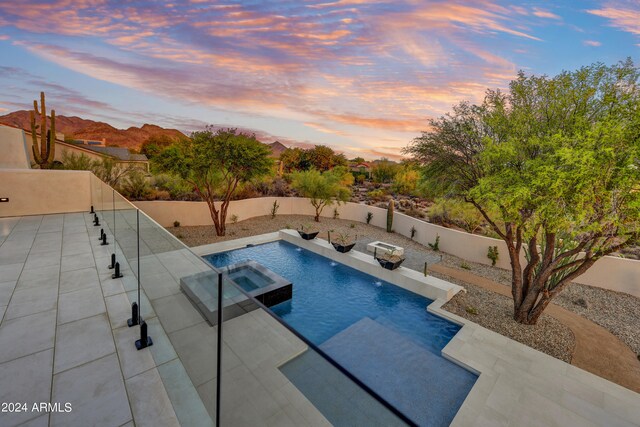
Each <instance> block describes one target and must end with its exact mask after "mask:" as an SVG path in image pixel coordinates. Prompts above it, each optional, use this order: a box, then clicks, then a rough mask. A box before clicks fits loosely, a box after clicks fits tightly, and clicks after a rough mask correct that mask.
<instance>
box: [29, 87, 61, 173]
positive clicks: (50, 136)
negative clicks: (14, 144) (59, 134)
mask: <svg viewBox="0 0 640 427" xmlns="http://www.w3.org/2000/svg"><path fill="white" fill-rule="evenodd" d="M40 107H41V110H38V101H35V100H34V101H33V111H31V112H30V119H31V140H32V143H33V145H32V147H31V148H32V150H33V160H34V161H35V162H36V163H37V164H38V165H39V166H40V169H51V168H52V167H53V162H54V160H55V153H56V110H51V128H50V129H49V130H47V108H46V106H45V103H44V92H40ZM36 115H38V116H40V125H36ZM38 128H39V130H40V143H38V135H37V131H38Z"/></svg>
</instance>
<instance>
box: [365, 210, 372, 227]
mask: <svg viewBox="0 0 640 427" xmlns="http://www.w3.org/2000/svg"><path fill="white" fill-rule="evenodd" d="M372 219H373V212H367V218H366V220H367V224H369V223H371V220H372Z"/></svg>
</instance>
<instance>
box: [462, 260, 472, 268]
mask: <svg viewBox="0 0 640 427" xmlns="http://www.w3.org/2000/svg"><path fill="white" fill-rule="evenodd" d="M460 268H464V269H465V270H471V266H470V265H469V264H467V263H466V262H465V261H462V262H461V263H460Z"/></svg>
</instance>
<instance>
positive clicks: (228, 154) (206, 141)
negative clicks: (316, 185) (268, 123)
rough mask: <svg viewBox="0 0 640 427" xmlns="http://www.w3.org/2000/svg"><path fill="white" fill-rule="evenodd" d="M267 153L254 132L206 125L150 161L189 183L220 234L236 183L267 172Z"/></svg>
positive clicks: (223, 227) (223, 228)
mask: <svg viewBox="0 0 640 427" xmlns="http://www.w3.org/2000/svg"><path fill="white" fill-rule="evenodd" d="M269 154H270V150H269V148H268V147H267V146H266V145H264V144H262V143H261V142H260V141H258V140H257V139H256V138H255V135H249V134H246V133H243V132H238V131H237V129H218V130H216V129H215V128H213V127H211V126H209V127H207V128H206V129H205V130H204V131H198V132H193V133H192V134H191V138H185V139H184V140H180V141H179V142H177V143H176V144H173V145H170V146H169V147H167V148H165V149H164V150H163V151H162V152H161V153H159V154H158V155H157V156H155V157H154V163H155V164H156V167H157V168H158V169H159V170H160V171H163V172H167V173H171V174H174V175H178V176H180V177H181V178H182V179H184V180H185V181H187V182H188V183H189V185H191V186H193V188H194V190H195V192H196V193H197V194H198V196H200V197H201V198H202V199H203V200H204V201H206V202H207V207H208V208H209V213H210V215H211V219H212V220H213V224H214V226H215V229H216V234H217V235H218V236H224V234H225V231H226V219H227V210H228V209H229V204H230V202H231V199H232V198H233V196H234V194H235V193H236V191H237V190H238V189H239V186H242V185H244V184H245V183H248V182H250V181H251V180H253V179H255V178H257V177H260V176H264V175H267V174H268V173H269V172H270V171H271V165H272V164H273V161H272V160H271V159H270V158H269Z"/></svg>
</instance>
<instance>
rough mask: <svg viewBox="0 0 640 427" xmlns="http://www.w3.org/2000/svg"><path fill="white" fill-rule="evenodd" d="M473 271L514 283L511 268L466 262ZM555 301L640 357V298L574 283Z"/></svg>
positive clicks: (451, 263) (450, 263)
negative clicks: (605, 331)
mask: <svg viewBox="0 0 640 427" xmlns="http://www.w3.org/2000/svg"><path fill="white" fill-rule="evenodd" d="M463 262H464V261H463V260H461V259H460V258H457V257H453V256H447V257H444V258H443V260H442V264H443V265H446V266H447V267H452V268H457V269H460V265H462V263H463ZM466 265H467V266H468V267H469V271H471V272H473V273H474V274H477V275H478V276H482V277H485V278H487V279H491V280H493V281H494V282H497V283H500V284H502V285H505V286H511V272H510V271H507V270H503V269H501V268H496V267H491V266H488V265H483V264H476V263H471V262H466ZM553 303H554V304H557V305H559V306H561V307H564V308H566V309H567V310H569V311H572V312H574V313H577V314H579V315H581V316H583V317H585V318H587V319H589V320H591V321H592V322H594V323H597V324H598V325H600V326H602V327H603V328H605V329H607V330H608V331H609V332H611V333H612V334H613V335H615V336H616V337H618V338H619V339H620V340H621V341H622V342H624V343H625V344H626V345H628V346H629V348H631V350H632V351H633V352H634V353H636V354H637V355H638V357H640V298H636V297H634V296H633V295H629V294H625V293H622V292H616V291H612V290H609V289H603V288H596V287H594V286H588V285H582V284H580V283H571V284H570V285H569V286H568V287H566V288H565V289H564V290H563V291H562V292H561V293H560V294H559V295H558V296H557V297H556V298H555V299H554V300H553Z"/></svg>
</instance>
